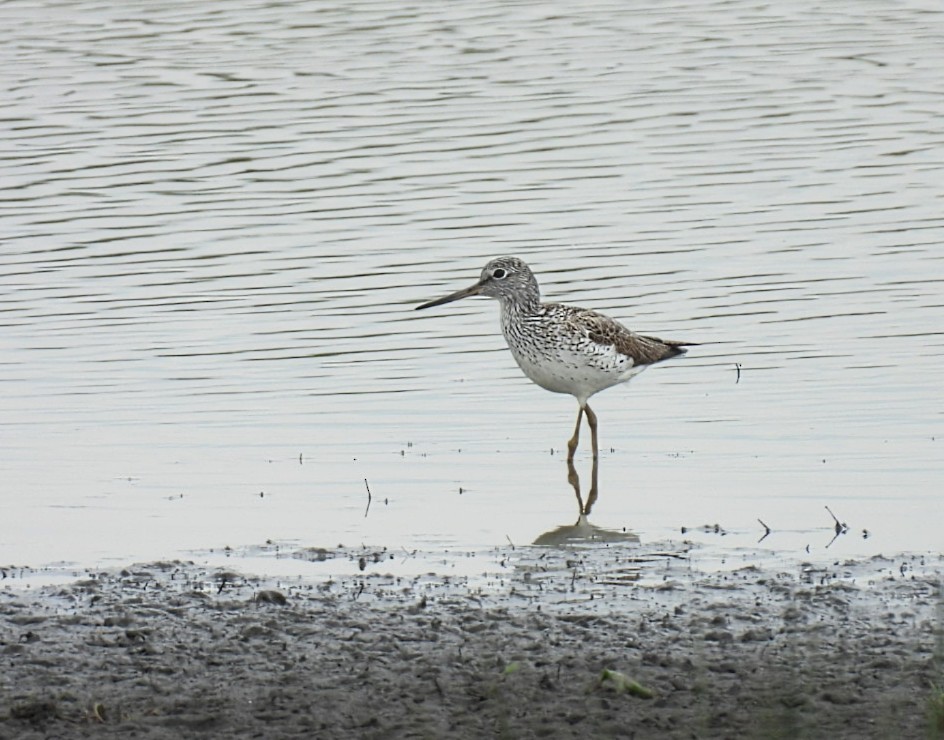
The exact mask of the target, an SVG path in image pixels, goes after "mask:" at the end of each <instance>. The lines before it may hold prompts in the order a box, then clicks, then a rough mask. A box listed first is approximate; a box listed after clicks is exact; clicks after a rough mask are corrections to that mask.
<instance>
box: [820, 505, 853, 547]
mask: <svg viewBox="0 0 944 740" xmlns="http://www.w3.org/2000/svg"><path fill="white" fill-rule="evenodd" d="M825 508H826V511H828V512H829V515H830V516H831V517H832V518H833V521H834V522H835V523H836V524H835V526H834V527H833V531H835V534H834V535H833V538H832V539H831V540H830V541H829V545H831V544H833V542H835V541H836V538H837V537H839V535H841V534H845V533H846V532H848V531H849V525H848V524H846V523H845V522H840V521H839V519H837V518H836V515H835V514H833V512H832V510H831V509H830V508H829V507H828V506H827V507H825ZM829 545H826V548H827V549H828V548H829Z"/></svg>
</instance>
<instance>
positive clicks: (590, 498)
mask: <svg viewBox="0 0 944 740" xmlns="http://www.w3.org/2000/svg"><path fill="white" fill-rule="evenodd" d="M597 462H598V461H597V458H593V468H591V473H590V493H588V494H587V503H586V505H585V506H584V507H583V509H582V513H583V514H584V515H585V516H590V509H592V508H593V505H594V504H595V503H596V502H597V496H599V491H598V489H597V478H598V476H597V472H598V470H599V465H597Z"/></svg>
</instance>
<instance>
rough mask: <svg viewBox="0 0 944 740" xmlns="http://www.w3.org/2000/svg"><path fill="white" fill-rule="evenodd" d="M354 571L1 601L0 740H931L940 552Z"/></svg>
mask: <svg viewBox="0 0 944 740" xmlns="http://www.w3.org/2000/svg"><path fill="white" fill-rule="evenodd" d="M621 552H622V554H620V553H621ZM374 555H375V554H371V553H366V552H365V553H363V554H360V555H358V554H357V553H353V554H352V553H348V556H349V557H358V558H360V557H363V558H364V572H363V573H359V574H358V575H356V576H343V577H339V578H336V579H333V580H332V579H326V580H321V581H320V582H310V581H309V582H305V581H300V580H292V581H286V580H283V581H277V580H273V579H255V578H250V577H245V576H243V575H240V574H238V573H237V572H234V571H230V572H225V573H224V572H221V571H212V570H207V569H206V568H202V567H199V566H197V565H194V564H191V563H179V562H174V563H154V564H149V565H140V566H135V567H133V568H128V569H126V570H124V571H121V572H112V573H96V574H94V575H90V577H88V578H84V579H82V580H79V581H76V582H74V583H71V584H69V585H66V586H57V587H45V588H41V589H32V590H25V591H24V590H10V589H8V590H4V591H0V660H2V672H0V738H4V739H6V738H11V739H12V738H48V737H58V738H71V737H100V736H101V737H137V738H177V737H214V738H216V737H222V738H225V737H240V738H241V737H247V738H248V737H264V738H288V737H304V738H351V737H357V738H391V737H402V738H413V737H415V738H445V737H449V738H479V737H507V738H540V737H552V738H557V737H561V738H570V737H573V738H587V737H627V738H632V737H638V738H714V737H718V738H722V737H731V738H743V737H764V738H767V737H783V738H794V737H809V738H819V737H829V738H837V737H840V738H845V737H848V738H863V737H876V738H877V737H903V738H904V737H907V738H920V737H936V736H937V737H944V727H937V728H936V729H935V724H934V723H935V722H936V721H937V722H940V716H939V715H938V716H937V717H935V715H934V706H935V703H934V699H935V696H937V697H938V698H940V689H941V688H942V686H944V658H942V647H941V644H942V634H941V614H942V599H941V594H940V577H939V573H940V570H941V567H940V566H941V561H940V559H939V558H937V559H935V560H933V561H932V560H931V558H930V556H929V557H927V558H921V557H902V558H896V559H893V560H886V559H882V558H875V559H872V560H868V561H863V562H854V563H843V564H836V565H832V566H830V567H829V568H826V569H822V570H816V569H812V568H807V569H804V568H792V569H788V570H786V571H785V572H777V571H776V570H775V569H774V570H760V569H756V568H745V569H741V570H738V571H735V572H733V573H728V574H706V573H699V572H697V571H695V570H693V569H692V568H691V566H690V564H688V563H686V561H685V560H684V559H683V558H676V557H671V556H669V555H666V556H664V557H662V558H661V559H660V556H657V555H654V556H650V557H648V558H642V559H638V558H636V557H634V556H628V555H626V551H625V550H622V551H621V550H620V549H619V548H615V549H606V548H602V549H597V550H586V551H578V552H571V553H567V552H561V551H546V550H541V549H540V548H523V549H519V550H516V551H509V552H507V553H504V554H501V555H496V566H495V572H494V573H492V574H490V575H488V576H486V577H483V578H480V579H476V580H473V581H470V580H467V579H465V578H459V579H450V578H447V577H442V576H437V575H426V576H422V577H412V578H402V577H400V578H397V577H394V576H388V575H384V558H383V557H382V556H381V557H374ZM604 671H607V673H604ZM935 687H937V688H935ZM936 732H939V734H935V733H936Z"/></svg>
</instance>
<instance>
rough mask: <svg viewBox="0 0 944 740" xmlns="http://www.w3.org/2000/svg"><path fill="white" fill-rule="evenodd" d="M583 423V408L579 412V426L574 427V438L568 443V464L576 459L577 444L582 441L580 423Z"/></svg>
mask: <svg viewBox="0 0 944 740" xmlns="http://www.w3.org/2000/svg"><path fill="white" fill-rule="evenodd" d="M581 421H583V406H581V407H580V411H578V412H577V426H575V427H574V436H573V437H571V438H570V441H569V442H568V443H567V462H571V461H572V460H573V459H574V453H575V452H576V451H577V443H578V442H579V441H580V422H581Z"/></svg>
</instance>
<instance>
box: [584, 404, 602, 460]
mask: <svg viewBox="0 0 944 740" xmlns="http://www.w3.org/2000/svg"><path fill="white" fill-rule="evenodd" d="M584 408H585V409H586V410H587V423H588V424H589V425H590V442H591V445H592V447H593V459H594V460H596V459H597V457H599V454H600V453H599V450H598V448H597V415H596V414H595V413H593V409H591V408H590V407H589V406H585V407H584Z"/></svg>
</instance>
